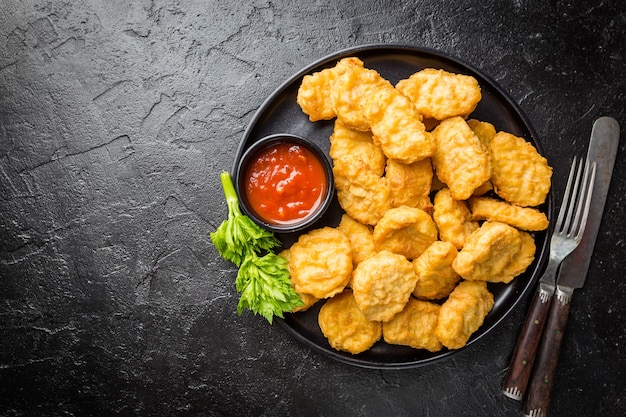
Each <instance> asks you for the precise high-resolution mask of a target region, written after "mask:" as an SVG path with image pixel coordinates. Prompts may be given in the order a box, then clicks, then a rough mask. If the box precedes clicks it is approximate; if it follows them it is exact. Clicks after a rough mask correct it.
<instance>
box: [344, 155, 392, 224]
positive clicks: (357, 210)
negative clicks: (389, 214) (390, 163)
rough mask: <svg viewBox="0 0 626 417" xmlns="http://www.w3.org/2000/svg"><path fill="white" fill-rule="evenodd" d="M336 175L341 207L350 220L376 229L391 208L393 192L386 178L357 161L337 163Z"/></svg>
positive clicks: (354, 159) (347, 159) (350, 160)
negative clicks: (352, 219)
mask: <svg viewBox="0 0 626 417" xmlns="http://www.w3.org/2000/svg"><path fill="white" fill-rule="evenodd" d="M334 162H335V163H334V166H333V174H334V177H335V188H336V189H337V199H338V200H339V205H340V206H341V208H343V209H344V210H345V212H346V213H348V214H349V215H350V217H352V218H354V219H355V220H357V221H359V222H361V223H363V224H368V225H371V226H373V225H375V224H376V223H378V221H379V220H380V219H381V218H382V217H383V215H384V214H385V212H386V211H387V210H389V209H390V208H391V190H390V188H389V183H388V182H387V179H386V178H384V177H380V176H378V175H376V174H375V173H374V172H372V171H370V170H369V169H367V167H366V166H365V165H364V164H363V163H362V162H361V161H360V160H357V159H356V158H347V157H346V158H342V159H341V160H336V161H334Z"/></svg>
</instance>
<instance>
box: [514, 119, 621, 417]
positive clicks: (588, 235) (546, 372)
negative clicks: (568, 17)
mask: <svg viewBox="0 0 626 417" xmlns="http://www.w3.org/2000/svg"><path fill="white" fill-rule="evenodd" d="M619 129H620V127H619V124H618V123H617V121H616V120H615V119H613V118H610V117H601V118H599V119H598V120H596V121H595V123H594V125H593V129H592V131H591V140H590V143H589V149H588V151H587V158H588V159H589V161H590V162H591V163H593V162H594V161H595V163H596V178H595V182H594V188H593V196H592V197H591V206H590V208H589V217H588V219H587V226H586V227H585V231H584V234H583V238H582V240H581V242H580V244H579V245H578V247H577V248H576V249H575V250H574V252H573V253H571V254H570V255H569V256H568V257H567V258H565V260H564V261H563V263H562V264H561V268H560V270H559V273H558V277H557V287H556V291H555V293H554V295H555V297H556V300H555V301H554V302H553V303H552V306H551V308H550V312H549V314H548V320H547V322H546V324H545V333H544V337H543V340H542V341H541V346H540V348H539V351H538V356H537V362H536V364H535V369H534V370H533V376H532V378H531V380H530V386H529V390H528V397H527V398H526V402H525V404H524V414H525V415H527V416H531V417H539V416H545V415H547V410H548V406H549V404H550V393H551V391H552V386H553V385H554V377H555V375H556V366H557V363H558V359H559V353H560V350H561V344H562V342H563V335H564V332H565V328H566V325H567V318H568V315H569V310H570V305H571V299H572V295H573V293H574V290H575V289H577V288H582V287H583V285H584V284H585V279H586V278H587V271H588V269H589V263H590V262H591V256H592V254H593V248H594V246H595V242H596V238H597V236H598V229H599V228H600V221H601V220H602V213H603V211H604V203H605V201H606V196H607V194H608V191H609V185H610V183H611V175H612V173H613V166H614V165H615V156H616V154H617V148H618V145H619V136H620V131H619Z"/></svg>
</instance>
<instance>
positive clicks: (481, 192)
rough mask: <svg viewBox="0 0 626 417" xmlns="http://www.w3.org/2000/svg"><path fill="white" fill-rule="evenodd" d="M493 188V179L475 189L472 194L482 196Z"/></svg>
mask: <svg viewBox="0 0 626 417" xmlns="http://www.w3.org/2000/svg"><path fill="white" fill-rule="evenodd" d="M491 190H493V184H492V183H491V181H487V182H486V183H484V184H483V185H481V186H480V187H478V188H477V189H475V190H474V192H473V193H472V195H473V196H481V195H484V194H487V193H488V192H489V191H491Z"/></svg>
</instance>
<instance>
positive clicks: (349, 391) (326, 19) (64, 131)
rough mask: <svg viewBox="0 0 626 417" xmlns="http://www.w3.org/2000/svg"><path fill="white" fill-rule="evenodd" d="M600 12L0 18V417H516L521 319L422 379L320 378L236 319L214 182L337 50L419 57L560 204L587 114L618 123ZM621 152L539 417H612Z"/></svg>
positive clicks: (174, 8) (317, 358) (617, 29)
mask: <svg viewBox="0 0 626 417" xmlns="http://www.w3.org/2000/svg"><path fill="white" fill-rule="evenodd" d="M625 9H626V7H625V6H624V3H623V2H622V1H621V0H607V1H581V0H572V1H560V0H558V1H557V0H549V1H544V0H534V1H527V0H511V1H508V0H507V1H504V0H492V1H488V0H471V1H468V0H461V1H456V2H453V1H434V2H433V1H424V0H421V1H383V0H379V1H371V0H366V1H360V0H345V1H341V2H331V1H324V0H320V1H302V2H297V1H291V0H274V1H265V0H258V1H257V0H255V1H247V2H237V1H232V2H226V1H215V0H208V1H206V0H193V1H182V0H181V1H164V0H152V1H148V0H145V1H126V0H114V1H96V0H77V1H74V2H69V1H43V0H42V1H37V0H27V1H23V0H2V2H1V3H0V213H1V220H0V226H1V228H0V415H2V416H58V415H64V416H88V415H103V416H104V415H146V416H148V415H149V416H179V415H180V416H339V415H341V416H353V415H354V416H392V415H396V416H408V415H411V416H516V415H521V414H522V413H521V404H520V403H518V402H515V401H513V400H510V399H508V398H505V397H504V396H503V395H502V394H501V392H500V385H501V383H502V380H503V378H504V375H505V373H506V369H507V366H508V361H509V358H510V355H511V353H512V349H513V346H514V343H515V340H516V338H517V334H518V332H519V330H520V328H521V323H522V321H523V317H524V313H525V310H526V306H527V305H528V300H525V301H524V303H522V304H521V305H520V306H519V308H518V309H516V310H515V311H514V312H513V313H512V314H511V315H510V316H509V317H508V318H507V319H505V320H504V321H503V323H502V324H501V326H500V327H499V328H498V329H497V330H496V331H494V332H493V333H491V334H490V335H489V336H488V337H487V338H485V339H483V340H481V341H479V342H478V343H476V344H474V345H472V346H471V347H470V348H468V349H466V350H464V351H462V352H460V353H458V354H457V355H454V356H453V357H452V358H450V359H447V360H445V361H442V362H439V363H436V364H434V365H431V366H428V367H423V368H418V369H410V370H394V371H381V370H369V369H361V368H355V367H352V366H349V365H345V364H342V363H337V362H334V361H332V360H330V359H327V358H326V357H324V356H321V355H320V354H318V353H315V352H313V351H311V350H310V349H309V348H307V347H305V346H303V345H301V344H300V343H299V342H297V341H295V340H294V339H292V338H291V337H290V336H289V335H288V334H287V333H286V332H285V331H284V330H283V329H282V328H281V327H280V326H277V325H273V326H270V325H268V323H267V322H265V320H263V319H262V318H261V317H259V316H253V315H252V314H248V313H246V314H244V315H243V316H241V317H238V316H237V313H236V304H237V300H238V296H237V294H236V291H235V288H234V278H235V273H236V271H235V269H234V267H233V266H232V265H231V264H228V263H226V262H224V261H222V260H221V259H220V258H219V257H218V255H217V253H216V251H215V249H214V248H213V246H212V244H211V242H210V240H209V236H208V234H209V232H211V231H213V230H214V229H215V228H216V227H217V226H218V224H219V223H220V222H221V221H222V220H223V219H224V218H225V215H226V206H225V204H224V201H223V197H222V194H221V192H222V191H221V188H220V185H219V180H218V174H219V172H220V171H222V170H224V169H229V168H230V167H231V165H232V162H233V158H234V155H235V151H236V149H237V145H238V142H239V140H240V138H241V136H242V133H243V131H244V129H245V127H246V126H247V124H248V122H249V121H250V120H251V118H252V116H253V114H254V112H255V110H256V109H257V108H258V107H259V106H260V105H261V103H262V102H263V100H264V99H265V98H266V97H267V96H268V95H269V94H270V93H271V92H272V91H273V90H274V89H275V88H276V87H278V86H279V85H280V84H281V83H282V82H283V81H284V80H285V79H287V78H288V77H290V76H291V75H293V74H294V73H296V72H297V71H298V70H300V69H301V68H302V67H304V66H306V65H308V64H309V63H311V62H313V61H316V60H318V59H320V58H322V57H323V56H325V55H327V54H330V53H333V52H336V51H338V50H341V49H344V48H346V47H350V46H356V45H363V44H371V43H406V44H411V45H416V46H425V47H430V48H436V49H438V50H440V51H443V52H446V53H449V54H452V55H454V56H456V57H458V58H460V59H461V60H463V61H465V62H466V63H468V64H470V65H472V66H474V67H476V68H479V69H481V70H482V71H484V72H485V73H486V74H487V75H488V76H490V77H491V78H493V79H495V80H496V81H497V82H498V83H500V84H501V86H502V87H503V88H504V89H505V90H506V91H507V92H508V93H510V95H511V96H512V97H513V98H514V99H515V100H516V101H517V102H518V103H519V104H520V106H521V108H522V109H523V110H524V112H526V114H527V116H528V117H529V119H530V120H531V121H532V123H533V124H534V126H535V128H536V130H537V132H538V134H539V138H540V140H541V142H542V145H543V148H544V150H545V153H546V155H547V157H548V159H549V161H550V164H551V165H552V166H553V167H554V173H555V176H554V190H555V194H556V195H557V196H560V195H561V194H562V190H563V188H564V177H565V175H566V172H567V168H568V163H569V162H568V161H569V159H570V157H571V156H572V155H573V154H574V153H583V152H584V150H585V149H586V145H587V141H588V136H589V133H590V129H591V125H592V122H593V121H594V120H595V119H596V118H597V117H599V116H603V115H608V116H612V117H614V118H616V119H617V120H618V121H619V122H620V123H621V125H622V129H621V130H622V136H623V135H624V127H623V126H625V125H626V117H625V116H626V113H625V104H626V83H625V82H624V77H625V74H626V65H625V62H626V47H625V43H626V10H625ZM625 146H626V145H624V139H622V142H621V145H620V149H619V153H618V156H617V163H616V167H615V172H614V177H613V182H612V184H611V192H610V195H609V198H608V201H607V203H606V210H605V215H604V220H603V222H602V226H601V229H600V233H599V240H598V242H597V244H596V253H595V256H594V258H593V260H592V263H591V267H590V270H589V279H588V281H587V284H586V286H585V287H584V289H582V290H579V291H577V292H576V293H575V295H574V301H573V306H572V310H571V316H570V320H569V327H568V329H567V333H566V336H565V343H564V347H563V351H562V357H561V363H560V366H559V371H558V375H557V382H556V386H555V389H554V393H553V394H554V395H553V402H552V409H551V411H552V412H551V415H554V416H593V415H605V416H617V415H624V414H625V413H626V388H625V387H626V385H625V384H624V380H625V379H626V359H625V356H624V354H625V345H626V339H625V337H624V334H625V330H624V322H625V320H626V296H625V295H624V294H625V291H626V284H625V283H624V266H625V261H624V260H625V258H626V249H625V246H626V240H625V239H626V238H625V234H626V227H625V226H624V221H625V220H626V216H625V205H626V200H625V198H624V189H625V187H626V184H625V181H626V168H625V166H624V163H623V161H624V157H625V153H624V152H625V149H624V147H625Z"/></svg>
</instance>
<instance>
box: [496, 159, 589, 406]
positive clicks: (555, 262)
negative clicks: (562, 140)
mask: <svg viewBox="0 0 626 417" xmlns="http://www.w3.org/2000/svg"><path fill="white" fill-rule="evenodd" d="M594 173H595V170H594V169H593V167H590V164H589V160H583V159H582V158H580V159H579V160H578V159H577V158H576V157H574V160H573V161H572V166H571V168H570V172H569V177H568V179H567V185H566V187H565V194H564V196H563V202H562V203H561V208H560V210H559V214H558V217H557V219H556V223H555V225H554V229H553V232H552V236H551V238H550V256H549V260H548V265H547V267H546V270H545V272H544V273H543V275H542V276H541V278H540V279H539V286H538V288H537V291H536V292H535V295H534V297H533V300H532V302H531V305H530V308H529V310H528V313H527V315H526V320H525V322H524V325H523V327H522V331H521V333H520V336H519V339H518V341H517V345H516V347H515V352H514V353H513V357H512V359H511V363H510V365H509V369H508V372H507V375H506V377H505V379H504V383H503V386H502V391H503V393H504V395H506V396H507V397H510V398H513V399H515V400H521V399H522V398H523V397H524V394H525V392H526V386H527V385H528V380H529V379H530V374H531V372H532V369H533V363H534V361H535V356H536V353H537V347H538V346H539V341H540V339H541V335H542V333H543V328H544V325H545V321H546V317H547V315H548V311H549V310H550V304H551V302H552V297H553V295H554V292H555V289H556V282H555V276H556V272H557V270H558V267H559V265H560V264H561V262H562V261H563V259H565V257H566V256H567V255H569V254H570V253H572V251H573V250H574V249H576V247H577V246H578V244H579V243H580V241H581V239H582V236H583V232H584V230H585V225H586V223H587V216H588V214H589V205H590V203H591V194H592V191H593V180H594V175H593V174H594Z"/></svg>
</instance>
